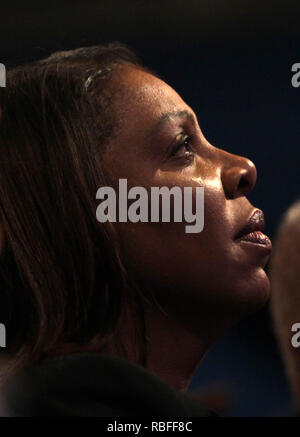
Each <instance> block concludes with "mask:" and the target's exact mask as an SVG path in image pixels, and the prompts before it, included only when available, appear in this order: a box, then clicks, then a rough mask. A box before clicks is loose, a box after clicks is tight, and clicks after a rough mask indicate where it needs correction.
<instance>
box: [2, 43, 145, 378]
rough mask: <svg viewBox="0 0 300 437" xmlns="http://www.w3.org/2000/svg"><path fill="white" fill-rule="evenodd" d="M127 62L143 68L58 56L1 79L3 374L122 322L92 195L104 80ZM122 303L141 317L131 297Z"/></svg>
mask: <svg viewBox="0 0 300 437" xmlns="http://www.w3.org/2000/svg"><path fill="white" fill-rule="evenodd" d="M128 63H129V64H132V65H134V66H136V67H137V68H141V69H144V67H142V66H141V64H140V63H139V62H138V60H137V58H136V57H135V55H134V54H133V53H132V52H131V51H130V50H129V49H128V48H126V47H125V46H123V45H121V44H119V43H113V44H109V45H107V46H94V47H87V48H80V49H76V50H72V51H66V52H57V53H54V54H53V55H51V56H50V57H49V58H47V59H45V60H42V61H38V62H34V63H32V64H30V65H26V66H22V67H17V68H15V69H13V70H11V71H9V72H8V74H7V84H6V85H7V86H6V88H4V89H2V90H1V95H0V109H1V117H0V228H3V230H4V236H5V246H4V251H3V253H2V255H1V256H0V322H1V323H4V324H5V326H6V332H7V352H8V354H9V357H10V359H9V361H8V366H7V367H6V370H5V371H6V372H8V371H11V372H13V371H15V370H17V369H19V368H20V367H24V366H26V365H28V364H30V363H32V362H33V361H36V360H39V359H41V358H43V357H47V356H50V355H55V354H58V353H62V354H65V353H70V352H71V351H80V350H81V351H82V350H99V349H100V348H101V346H102V345H104V344H105V342H106V341H107V339H108V338H109V336H110V335H111V333H112V332H113V331H114V329H116V326H117V325H118V322H119V320H120V317H121V313H122V308H123V306H124V302H125V299H124V290H125V288H126V281H127V278H126V271H125V269H124V267H123V264H122V261H121V255H120V250H119V246H118V240H117V236H116V234H115V232H114V229H113V227H112V225H110V226H108V225H106V226H105V225H104V224H102V225H100V224H99V223H98V222H97V221H96V218H95V211H96V205H95V194H96V191H97V189H98V188H99V187H101V186H103V185H106V179H105V174H104V170H103V168H102V164H101V156H102V153H103V151H104V149H105V146H106V143H107V142H108V140H109V139H110V138H111V136H112V135H113V134H114V133H115V131H116V126H117V111H116V108H115V107H114V98H113V97H114V89H113V86H111V83H112V81H111V79H112V77H113V74H114V72H115V71H116V70H117V69H118V68H120V67H122V66H123V65H124V64H128ZM127 292H128V290H127ZM134 296H135V297H134ZM132 299H137V301H138V304H139V305H140V306H141V301H140V300H139V299H140V298H139V297H137V293H133V294H132ZM126 300H128V296H127V297H126ZM141 323H142V325H141V326H139V332H140V333H141V332H143V329H142V328H143V318H141ZM144 359H145V357H144V356H143V357H141V361H143V360H144Z"/></svg>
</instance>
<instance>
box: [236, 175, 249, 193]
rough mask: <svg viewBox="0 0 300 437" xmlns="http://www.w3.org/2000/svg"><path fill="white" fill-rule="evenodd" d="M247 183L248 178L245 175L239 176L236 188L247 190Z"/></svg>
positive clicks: (242, 190)
mask: <svg viewBox="0 0 300 437" xmlns="http://www.w3.org/2000/svg"><path fill="white" fill-rule="evenodd" d="M249 185H250V183H249V180H248V179H247V178H246V177H241V179H240V181H239V184H238V187H237V189H238V191H241V192H244V191H245V190H248V188H249Z"/></svg>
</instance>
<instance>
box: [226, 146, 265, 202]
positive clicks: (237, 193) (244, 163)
mask: <svg viewBox="0 0 300 437" xmlns="http://www.w3.org/2000/svg"><path fill="white" fill-rule="evenodd" d="M225 153H226V155H227V156H226V160H225V163H224V165H223V168H222V172H221V179H222V184H223V187H224V192H225V195H226V197H227V198H228V199H235V198H237V197H241V196H246V195H247V194H248V193H249V192H250V191H251V190H252V189H253V187H254V185H255V183H256V179H257V171H256V167H255V165H254V163H253V162H252V161H250V160H249V159H247V158H243V157H241V156H237V155H232V154H229V153H227V152H225Z"/></svg>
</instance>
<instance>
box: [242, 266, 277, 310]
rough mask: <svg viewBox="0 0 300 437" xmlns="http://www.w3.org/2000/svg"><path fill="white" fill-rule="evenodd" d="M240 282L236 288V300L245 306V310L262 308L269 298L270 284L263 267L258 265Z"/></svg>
mask: <svg viewBox="0 0 300 437" xmlns="http://www.w3.org/2000/svg"><path fill="white" fill-rule="evenodd" d="M242 282H243V284H242V283H241V282H240V285H239V287H238V289H237V293H238V300H240V303H241V304H242V305H243V306H244V307H245V311H247V309H248V312H249V313H250V312H254V311H257V310H259V309H260V308H262V307H263V306H264V305H265V304H266V303H267V302H268V300H269V298H270V294H271V285H270V281H269V278H268V276H267V274H266V272H265V271H264V270H263V268H261V267H259V268H257V269H256V270H255V271H254V272H252V274H251V275H249V276H248V277H247V278H244V280H243V281H242Z"/></svg>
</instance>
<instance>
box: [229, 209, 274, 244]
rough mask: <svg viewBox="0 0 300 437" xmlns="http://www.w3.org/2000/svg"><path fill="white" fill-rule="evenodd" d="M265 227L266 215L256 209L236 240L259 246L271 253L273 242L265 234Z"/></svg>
mask: <svg viewBox="0 0 300 437" xmlns="http://www.w3.org/2000/svg"><path fill="white" fill-rule="evenodd" d="M264 227H265V218H264V213H263V212H262V211H261V210H260V209H256V210H255V211H254V212H253V213H252V214H251V216H250V218H249V219H248V221H247V223H246V225H245V226H244V227H243V228H242V229H241V231H240V232H239V233H238V234H237V235H236V237H235V240H237V241H240V242H242V243H245V244H251V245H257V246H260V247H261V248H262V249H265V250H267V251H269V252H271V250H272V242H271V240H270V239H269V237H268V236H267V235H265V234H264V233H263V230H264Z"/></svg>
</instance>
